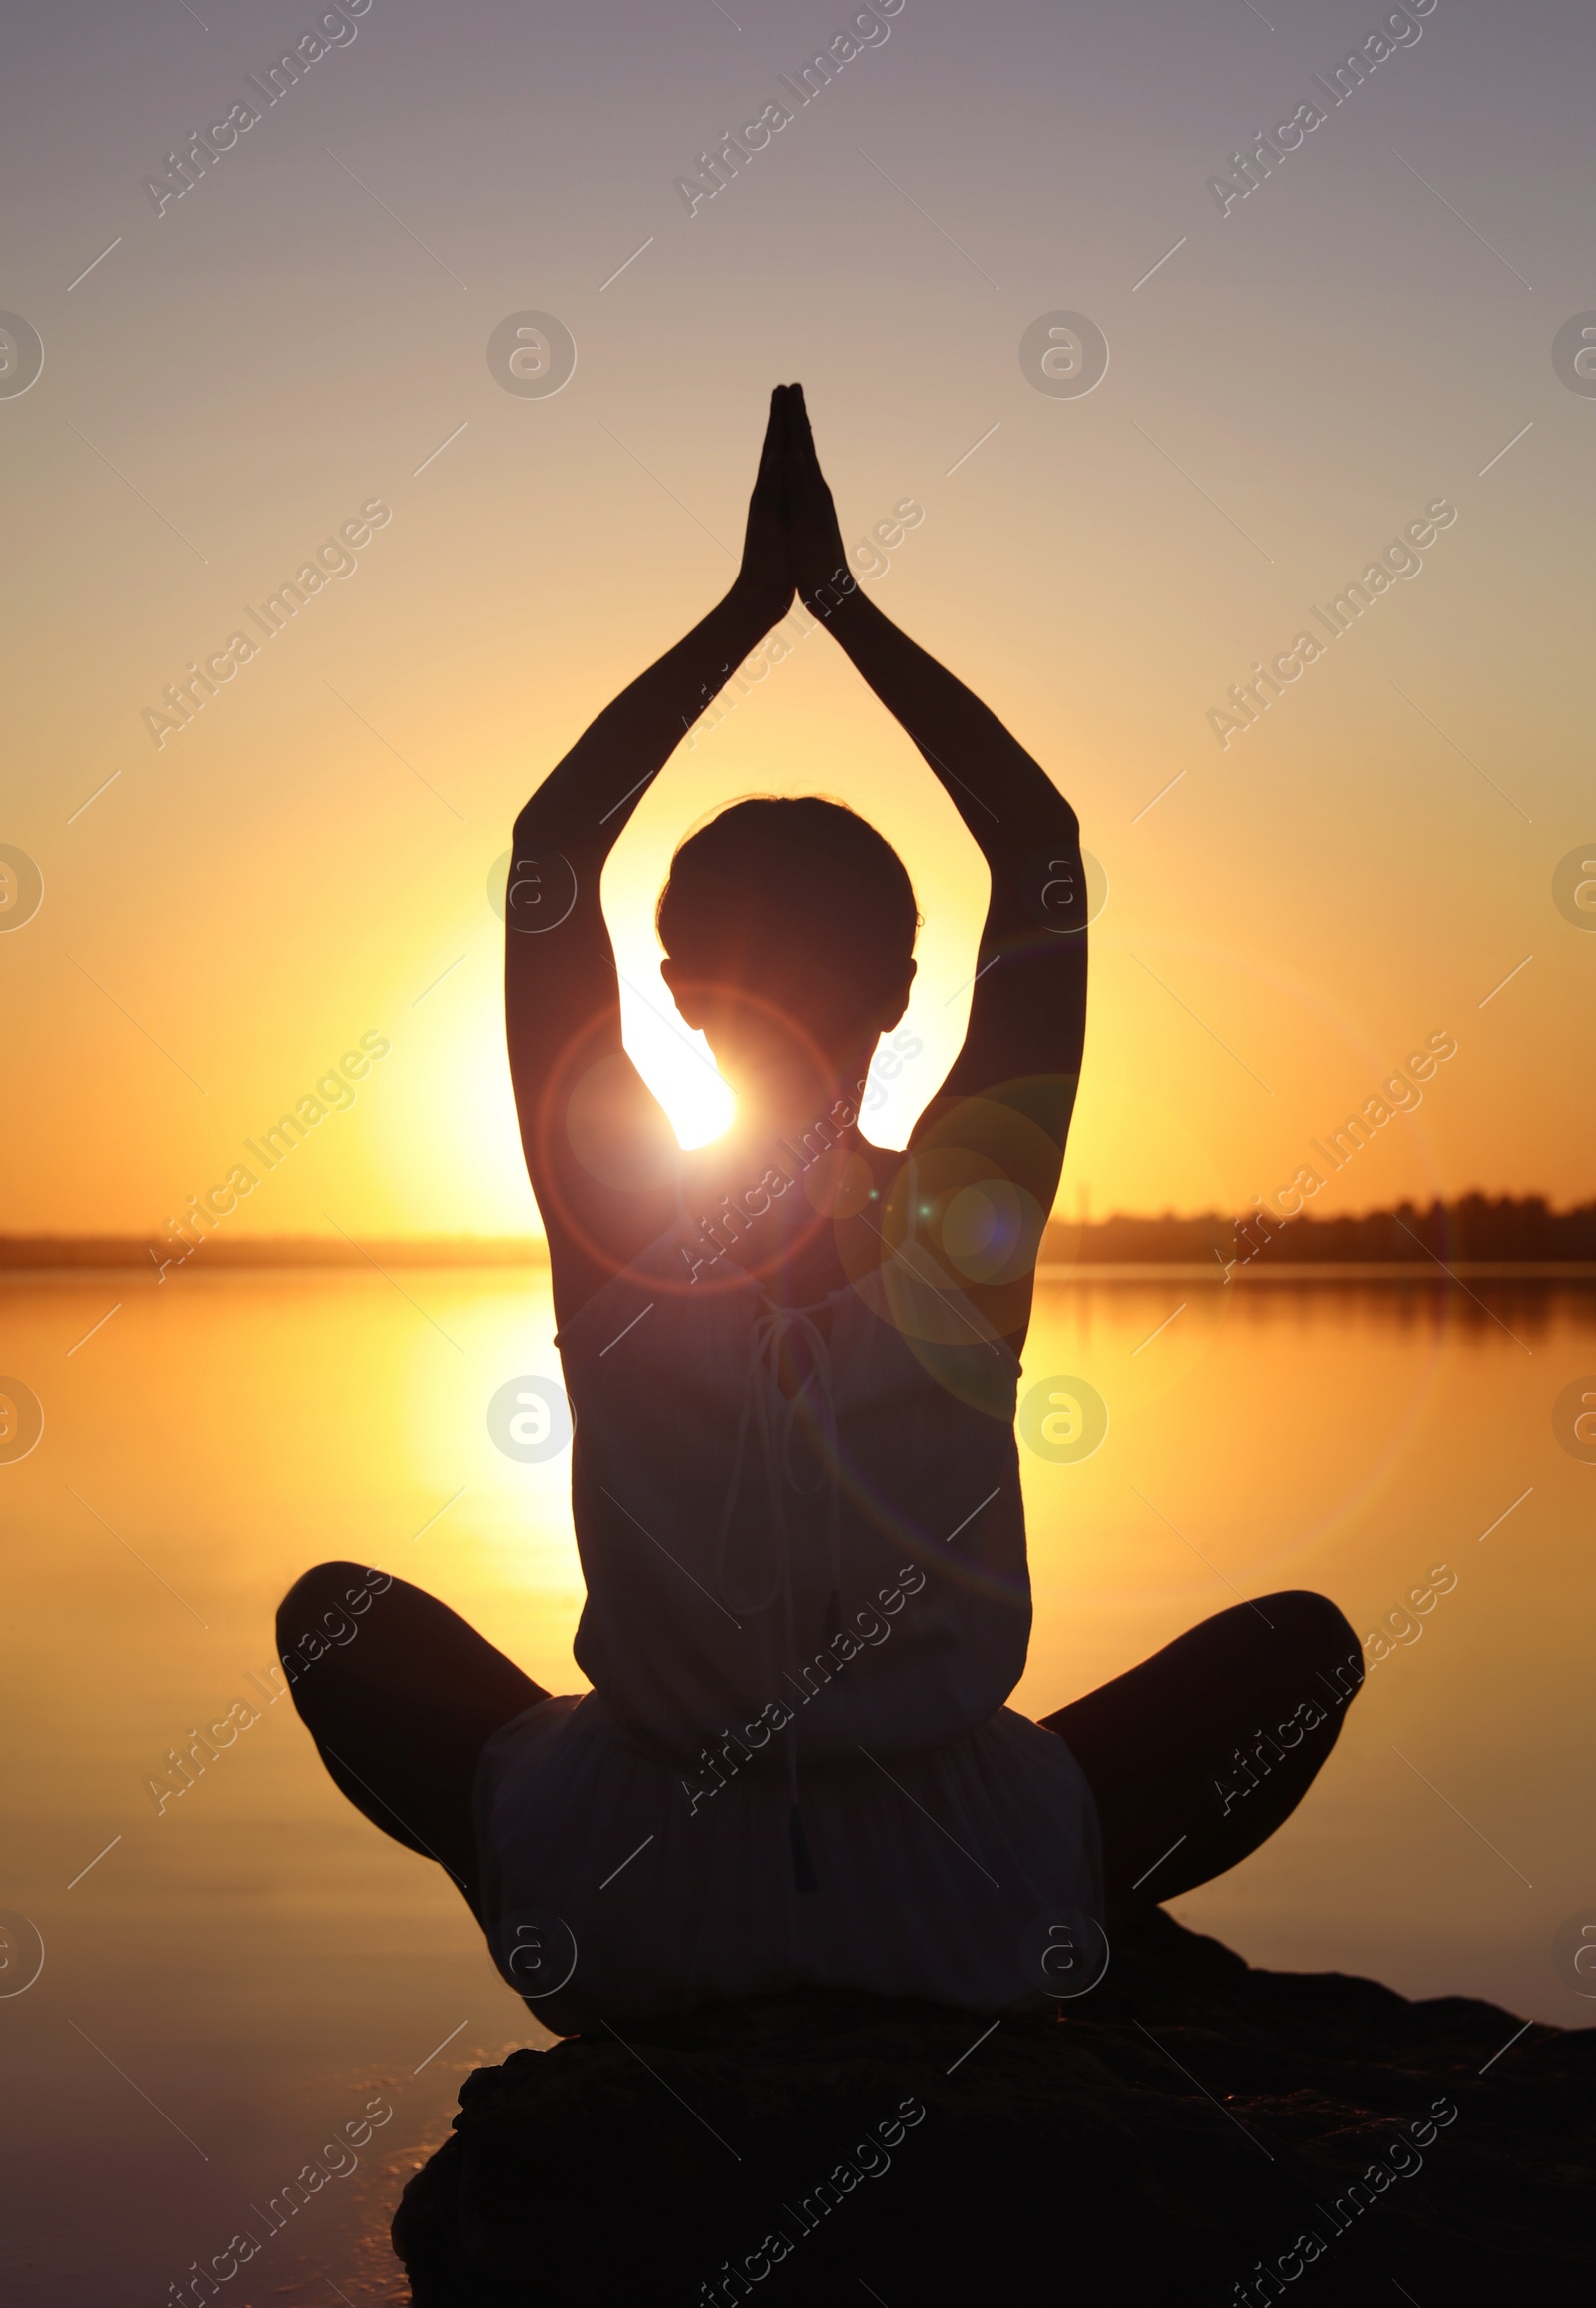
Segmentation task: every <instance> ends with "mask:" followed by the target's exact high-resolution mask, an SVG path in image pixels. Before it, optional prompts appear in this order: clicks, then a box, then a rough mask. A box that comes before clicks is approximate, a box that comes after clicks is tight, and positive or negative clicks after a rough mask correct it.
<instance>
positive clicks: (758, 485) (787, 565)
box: [737, 385, 793, 625]
mask: <svg viewBox="0 0 1596 2308" xmlns="http://www.w3.org/2000/svg"><path fill="white" fill-rule="evenodd" d="M786 392H787V388H786V387H785V386H784V385H778V386H777V387H776V389H775V391H774V392H773V393H772V394H771V396H770V420H769V423H768V424H767V425H766V427H765V443H764V448H763V449H762V450H761V452H760V457H759V474H758V478H757V479H756V481H755V482H754V493H753V496H752V497H751V498H750V500H749V503H748V527H747V530H746V532H745V534H744V537H743V548H742V567H741V568H740V569H739V571H738V573H737V584H738V586H739V588H740V589H741V590H742V591H743V592H744V593H746V594H747V595H748V597H749V598H750V599H751V600H753V601H755V602H757V604H758V606H759V609H760V612H761V614H763V615H765V616H766V618H767V621H768V623H769V624H772V625H773V624H775V623H776V621H777V620H778V618H781V617H784V616H785V615H786V613H787V610H788V608H789V606H790V605H791V601H792V596H793V575H792V549H791V544H790V541H789V536H788V522H787V512H786V491H785V486H784V472H785V465H786V446H787V415H786V405H785V402H786Z"/></svg>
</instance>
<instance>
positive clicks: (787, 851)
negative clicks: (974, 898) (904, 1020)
mask: <svg viewBox="0 0 1596 2308" xmlns="http://www.w3.org/2000/svg"><path fill="white" fill-rule="evenodd" d="M655 922H656V926H657V928H658V932H659V940H660V944H661V945H662V946H663V947H664V949H665V954H666V957H667V959H666V961H665V962H664V964H663V974H664V978H665V982H666V984H667V985H668V986H669V987H670V990H671V992H672V994H673V995H674V996H675V999H676V1005H677V1007H678V1008H679V1009H680V1011H681V1014H682V1016H683V1017H684V1018H685V1019H686V1021H687V1023H688V1024H689V1025H691V1026H694V1027H698V1028H701V1029H702V1031H703V1032H704V1033H705V1034H706V1035H707V1036H708V1039H709V1043H710V1046H711V1047H712V1048H713V1050H714V1052H715V1055H716V1057H717V1059H719V1060H720V1062H721V1064H722V1065H723V1067H724V1068H725V1070H726V1071H727V1073H728V1074H729V1075H730V1076H731V1077H732V1079H733V1080H734V1081H735V1080H736V1078H737V1077H738V1076H739V1075H742V1076H744V1077H746V1076H748V1075H750V1074H757V1073H759V1072H762V1071H767V1070H771V1069H782V1068H785V1067H790V1066H792V1065H793V1064H794V1063H797V1064H798V1065H799V1067H800V1070H803V1063H802V1061H803V1059H804V1058H806V1057H807V1059H808V1061H809V1063H810V1064H811V1065H813V1064H814V1063H815V1062H817V1061H818V1060H824V1061H825V1063H826V1064H827V1065H828V1066H830V1067H832V1068H840V1067H843V1066H846V1065H848V1064H851V1063H852V1062H853V1061H854V1060H855V1058H856V1057H857V1056H858V1055H859V1053H860V1051H861V1050H862V1051H863V1052H864V1056H865V1058H866V1060H867V1061H868V1057H869V1052H870V1050H871V1048H873V1047H874V1044H875V1041H876V1039H877V1037H878V1035H880V1034H883V1033H886V1032H888V1031H889V1030H890V1029H891V1028H892V1027H893V1026H894V1025H896V1024H897V1022H898V1020H899V1018H900V1017H901V1016H902V1015H903V1012H904V1007H905V1004H906V1003H907V1001H908V999H909V987H910V983H911V981H912V980H913V977H914V974H915V962H914V947H915V932H916V930H917V929H918V928H919V925H920V915H919V911H918V909H917V908H916V905H915V893H914V889H913V886H912V885H911V883H910V880H909V876H908V874H907V873H906V872H905V870H904V865H903V861H902V859H901V858H900V857H899V856H898V853H897V851H896V850H895V849H893V847H892V845H891V843H889V842H886V841H884V840H883V839H882V837H881V835H880V834H878V833H877V831H876V829H875V827H874V826H872V825H868V824H867V823H866V822H865V820H864V819H863V818H862V817H858V816H856V815H855V813H854V812H853V811H852V810H851V809H847V808H845V807H844V806H843V804H842V803H841V802H834V801H824V800H822V799H821V798H820V797H819V796H818V795H815V794H809V795H805V796H803V797H802V798H801V799H797V800H790V801H783V800H776V799H757V800H751V801H740V802H734V803H733V804H732V806H731V807H730V808H729V809H726V810H722V811H721V813H720V815H719V816H718V817H716V818H712V819H711V820H710V822H709V824H708V825H706V826H703V827H701V828H700V830H699V831H698V832H697V833H695V834H692V835H690V836H689V837H688V839H687V840H686V841H685V842H683V843H682V845H681V847H680V849H679V850H678V851H677V852H676V854H675V857H674V858H673V859H672V860H671V865H670V876H669V879H668V880H667V882H666V883H665V887H664V889H663V891H662V892H661V894H660V899H659V908H658V912H657V914H656V916H655Z"/></svg>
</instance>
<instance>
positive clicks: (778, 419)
mask: <svg viewBox="0 0 1596 2308" xmlns="http://www.w3.org/2000/svg"><path fill="white" fill-rule="evenodd" d="M786 440H787V415H786V408H785V404H784V396H783V393H782V388H781V387H780V385H777V386H776V388H775V390H774V391H773V392H772V394H771V396H770V416H769V419H768V421H767V423H766V425H765V438H764V445H763V447H762V448H761V449H760V452H759V476H758V479H757V480H756V481H755V483H754V487H755V489H756V490H760V489H774V488H775V487H776V486H777V484H778V482H779V480H780V477H781V471H782V466H783V463H784V461H785V454H786Z"/></svg>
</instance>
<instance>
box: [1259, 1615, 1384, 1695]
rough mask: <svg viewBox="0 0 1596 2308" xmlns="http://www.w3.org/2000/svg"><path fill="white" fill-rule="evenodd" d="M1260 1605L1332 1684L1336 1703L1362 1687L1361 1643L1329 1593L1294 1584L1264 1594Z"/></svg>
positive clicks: (1313, 1668)
mask: <svg viewBox="0 0 1596 2308" xmlns="http://www.w3.org/2000/svg"><path fill="white" fill-rule="evenodd" d="M1259 1608H1260V1609H1261V1610H1262V1611H1263V1612H1264V1613H1265V1615H1266V1616H1267V1618H1268V1619H1269V1621H1270V1623H1271V1625H1272V1626H1273V1627H1274V1628H1275V1630H1276V1632H1277V1634H1281V1635H1284V1636H1285V1637H1286V1639H1287V1641H1288V1642H1289V1643H1290V1644H1291V1646H1292V1648H1293V1650H1294V1651H1296V1652H1297V1654H1298V1656H1299V1657H1300V1658H1301V1659H1302V1661H1303V1662H1304V1664H1305V1665H1306V1666H1307V1667H1308V1668H1309V1670H1310V1671H1311V1672H1312V1673H1314V1674H1317V1675H1319V1676H1321V1677H1323V1678H1324V1679H1325V1681H1327V1682H1328V1683H1330V1684H1331V1685H1333V1686H1334V1688H1335V1691H1336V1693H1337V1695H1338V1704H1341V1703H1344V1702H1345V1701H1347V1700H1349V1699H1351V1698H1353V1697H1354V1696H1355V1694H1356V1693H1357V1692H1358V1691H1359V1690H1360V1689H1361V1688H1362V1686H1363V1681H1364V1652H1363V1645H1362V1644H1361V1643H1360V1642H1359V1640H1358V1637H1357V1636H1356V1635H1355V1634H1354V1632H1353V1628H1352V1623H1351V1621H1350V1620H1349V1619H1348V1618H1347V1616H1346V1614H1345V1612H1342V1611H1340V1610H1338V1609H1337V1607H1336V1605H1335V1604H1334V1603H1333V1602H1332V1601H1331V1600H1330V1597H1329V1596H1328V1595H1316V1594H1315V1593H1313V1591H1312V1590H1311V1589H1309V1588H1306V1587H1295V1588H1291V1589H1289V1590H1287V1591H1286V1592H1285V1593H1283V1594H1279V1595H1268V1596H1266V1597H1265V1598H1264V1600H1263V1602H1262V1603H1261V1604H1260V1606H1259Z"/></svg>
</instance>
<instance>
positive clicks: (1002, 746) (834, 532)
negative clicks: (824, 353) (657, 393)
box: [787, 393, 1086, 1209]
mask: <svg viewBox="0 0 1596 2308" xmlns="http://www.w3.org/2000/svg"><path fill="white" fill-rule="evenodd" d="M787 504H788V515H789V519H790V521H791V524H792V533H793V558H794V571H795V576H796V580H797V586H798V591H799V593H800V595H801V597H802V598H803V601H804V604H805V606H806V607H807V608H809V609H810V611H811V612H812V613H813V614H816V615H819V616H822V617H824V619H825V620H826V623H827V626H828V629H829V630H830V632H831V633H832V635H833V636H834V638H835V639H836V640H837V642H838V643H839V645H840V646H841V647H842V648H843V649H844V650H846V652H847V654H848V656H849V657H850V658H851V659H852V660H853V663H854V664H855V665H856V666H857V667H858V669H859V671H860V673H861V674H862V675H863V676H864V678H865V680H866V681H867V682H868V683H869V684H870V686H871V688H872V689H873V690H874V691H875V693H876V695H877V696H878V697H879V698H880V699H881V701H882V703H883V704H884V705H885V706H886V707H887V710H888V711H889V712H890V713H891V714H892V715H893V716H894V717H895V718H896V719H897V720H898V721H899V722H900V723H901V724H902V726H903V728H904V730H905V731H906V732H907V734H908V735H909V737H910V738H912V739H913V741H914V743H915V744H916V746H918V748H919V750H920V752H921V754H922V755H923V756H924V758H925V760H926V763H927V765H928V766H929V767H930V769H931V770H932V771H933V773H934V774H935V776H936V777H937V779H938V780H939V782H940V783H941V785H942V787H943V790H944V791H945V793H946V794H947V795H948V797H949V799H950V800H951V801H952V803H953V805H954V807H955V808H956V809H957V810H958V812H959V815H960V817H961V818H962V819H963V820H964V823H965V825H966V826H967V828H968V829H969V831H970V832H971V834H972V835H973V836H974V837H975V839H976V841H977V843H978V844H979V845H980V848H981V852H982V855H983V856H984V857H985V859H986V861H987V865H988V867H989V869H990V871H991V875H992V896H991V900H990V902H989V905H988V908H987V919H986V922H985V924H984V926H983V929H982V934H981V945H980V950H979V952H978V955H977V962H976V981H975V992H974V994H973V995H972V998H971V1009H970V1024H969V1029H968V1031H967V1034H966V1037H965V1042H964V1046H963V1048H962V1049H961V1050H960V1052H959V1055H958V1057H957V1058H956V1059H955V1061H954V1064H953V1067H952V1069H951V1071H950V1072H949V1075H948V1078H947V1080H946V1081H945V1082H944V1084H943V1086H942V1090H941V1092H940V1093H939V1096H938V1097H937V1099H935V1100H934V1101H933V1102H932V1105H931V1106H930V1107H928V1108H927V1111H926V1113H925V1114H924V1115H923V1116H922V1118H921V1122H920V1124H919V1126H918V1127H917V1131H916V1140H917V1142H918V1141H919V1140H920V1138H921V1137H922V1136H924V1135H925V1134H926V1133H927V1132H931V1131H935V1130H936V1129H937V1128H938V1127H939V1126H940V1122H941V1120H942V1118H943V1117H945V1116H946V1114H947V1112H948V1104H949V1101H950V1100H961V1101H962V1100H968V1099H972V1098H989V1099H990V1098H992V1097H994V1096H995V1095H999V1096H1000V1097H1001V1099H1002V1102H1003V1103H1005V1104H1007V1105H1009V1106H1012V1107H1015V1108H1017V1110H1018V1111H1020V1112H1022V1113H1024V1114H1025V1115H1026V1116H1027V1117H1028V1118H1029V1119H1030V1120H1031V1121H1032V1122H1034V1123H1036V1124H1038V1125H1039V1126H1040V1128H1041V1129H1042V1130H1043V1131H1044V1133H1045V1134H1046V1136H1047V1138H1048V1140H1049V1141H1050V1142H1051V1144H1052V1145H1053V1146H1054V1147H1055V1148H1056V1150H1057V1162H1058V1164H1061V1163H1062V1159H1063V1150H1064V1140H1065V1138H1066V1136H1067V1134H1068V1129H1069V1119H1070V1114H1071V1111H1072V1109H1073V1106H1074V1098H1075V1089H1076V1084H1077V1081H1078V1078H1079V1074H1080V1059H1081V1049H1082V1044H1083V1041H1084V1037H1085V1027H1086V935H1085V908H1086V897H1085V876H1084V871H1083V869H1082V866H1081V860H1080V831H1079V827H1078V825H1077V822H1076V818H1075V813H1074V811H1073V810H1072V809H1071V808H1070V806H1069V804H1068V802H1067V801H1066V800H1065V799H1064V797H1063V795H1062V794H1061V793H1060V792H1059V791H1058V789H1057V787H1056V786H1055V785H1054V784H1053V782H1052V779H1051V778H1050V777H1049V776H1048V775H1047V773H1046V771H1045V770H1043V769H1042V768H1041V767H1040V766H1039V765H1038V764H1037V763H1036V762H1035V761H1033V760H1032V759H1031V757H1030V755H1029V754H1028V753H1027V752H1026V751H1025V749H1024V747H1023V746H1022V745H1019V744H1018V743H1016V741H1015V740H1014V738H1012V737H1011V736H1010V735H1009V733H1008V731H1007V730H1006V729H1005V728H1004V727H1003V725H1002V723H1001V722H1000V721H999V720H998V717H997V715H996V714H995V713H993V712H992V711H991V710H990V709H989V708H988V707H987V706H985V705H984V704H983V703H982V701H981V699H980V698H979V697H977V696H976V695H974V693H973V692H972V691H971V690H969V689H967V688H966V687H965V685H964V683H963V682H962V681H960V680H957V679H956V678H955V676H954V675H953V674H952V673H950V672H949V671H948V669H947V667H946V666H944V665H941V664H939V663H938V661H937V659H936V658H935V657H933V656H931V655H930V654H929V653H928V651H926V650H925V649H922V648H921V647H920V646H919V645H918V643H916V642H914V641H912V640H910V638H909V636H908V635H907V634H906V633H903V632H901V631H900V630H899V628H898V627H897V626H896V625H895V624H894V623H893V622H892V620H891V619H890V618H889V617H885V616H883V615H882V613H881V611H880V610H879V609H878V608H877V607H876V605H875V603H874V602H873V601H870V600H867V599H866V598H865V596H864V594H863V593H862V592H861V591H860V590H859V588H858V586H857V585H856V584H855V582H854V580H853V577H851V575H849V573H848V568H847V557H846V555H845V554H844V552H843V546H842V537H841V532H840V530H839V529H838V525H837V516H836V511H835V508H834V507H833V504H832V498H831V491H830V490H829V488H828V487H827V486H826V481H825V478H824V476H823V474H822V473H821V470H820V465H819V461H818V459H817V458H816V455H815V449H814V442H813V440H812V438H811V435H810V431H809V420H808V417H807V415H806V414H804V413H803V408H802V396H801V393H800V395H799V399H798V403H797V407H796V409H795V410H794V412H793V418H792V424H791V429H790V432H789V443H788V459H787ZM1077 924H1078V925H1079V927H1078V928H1076V927H1074V926H1075V925H1077ZM1057 1178H1058V1168H1057V1165H1055V1166H1054V1167H1053V1170H1052V1175H1051V1178H1050V1179H1046V1178H1045V1176H1044V1175H1042V1174H1040V1173H1039V1174H1038V1177H1037V1180H1036V1184H1035V1186H1033V1187H1032V1188H1031V1191H1032V1192H1039V1191H1040V1190H1041V1189H1042V1188H1043V1187H1045V1204H1044V1209H1045V1207H1047V1206H1050V1204H1051V1199H1052V1194H1053V1191H1054V1190H1055V1189H1056V1186H1057ZM1028 1184H1029V1181H1028V1180H1027V1185H1028Z"/></svg>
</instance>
